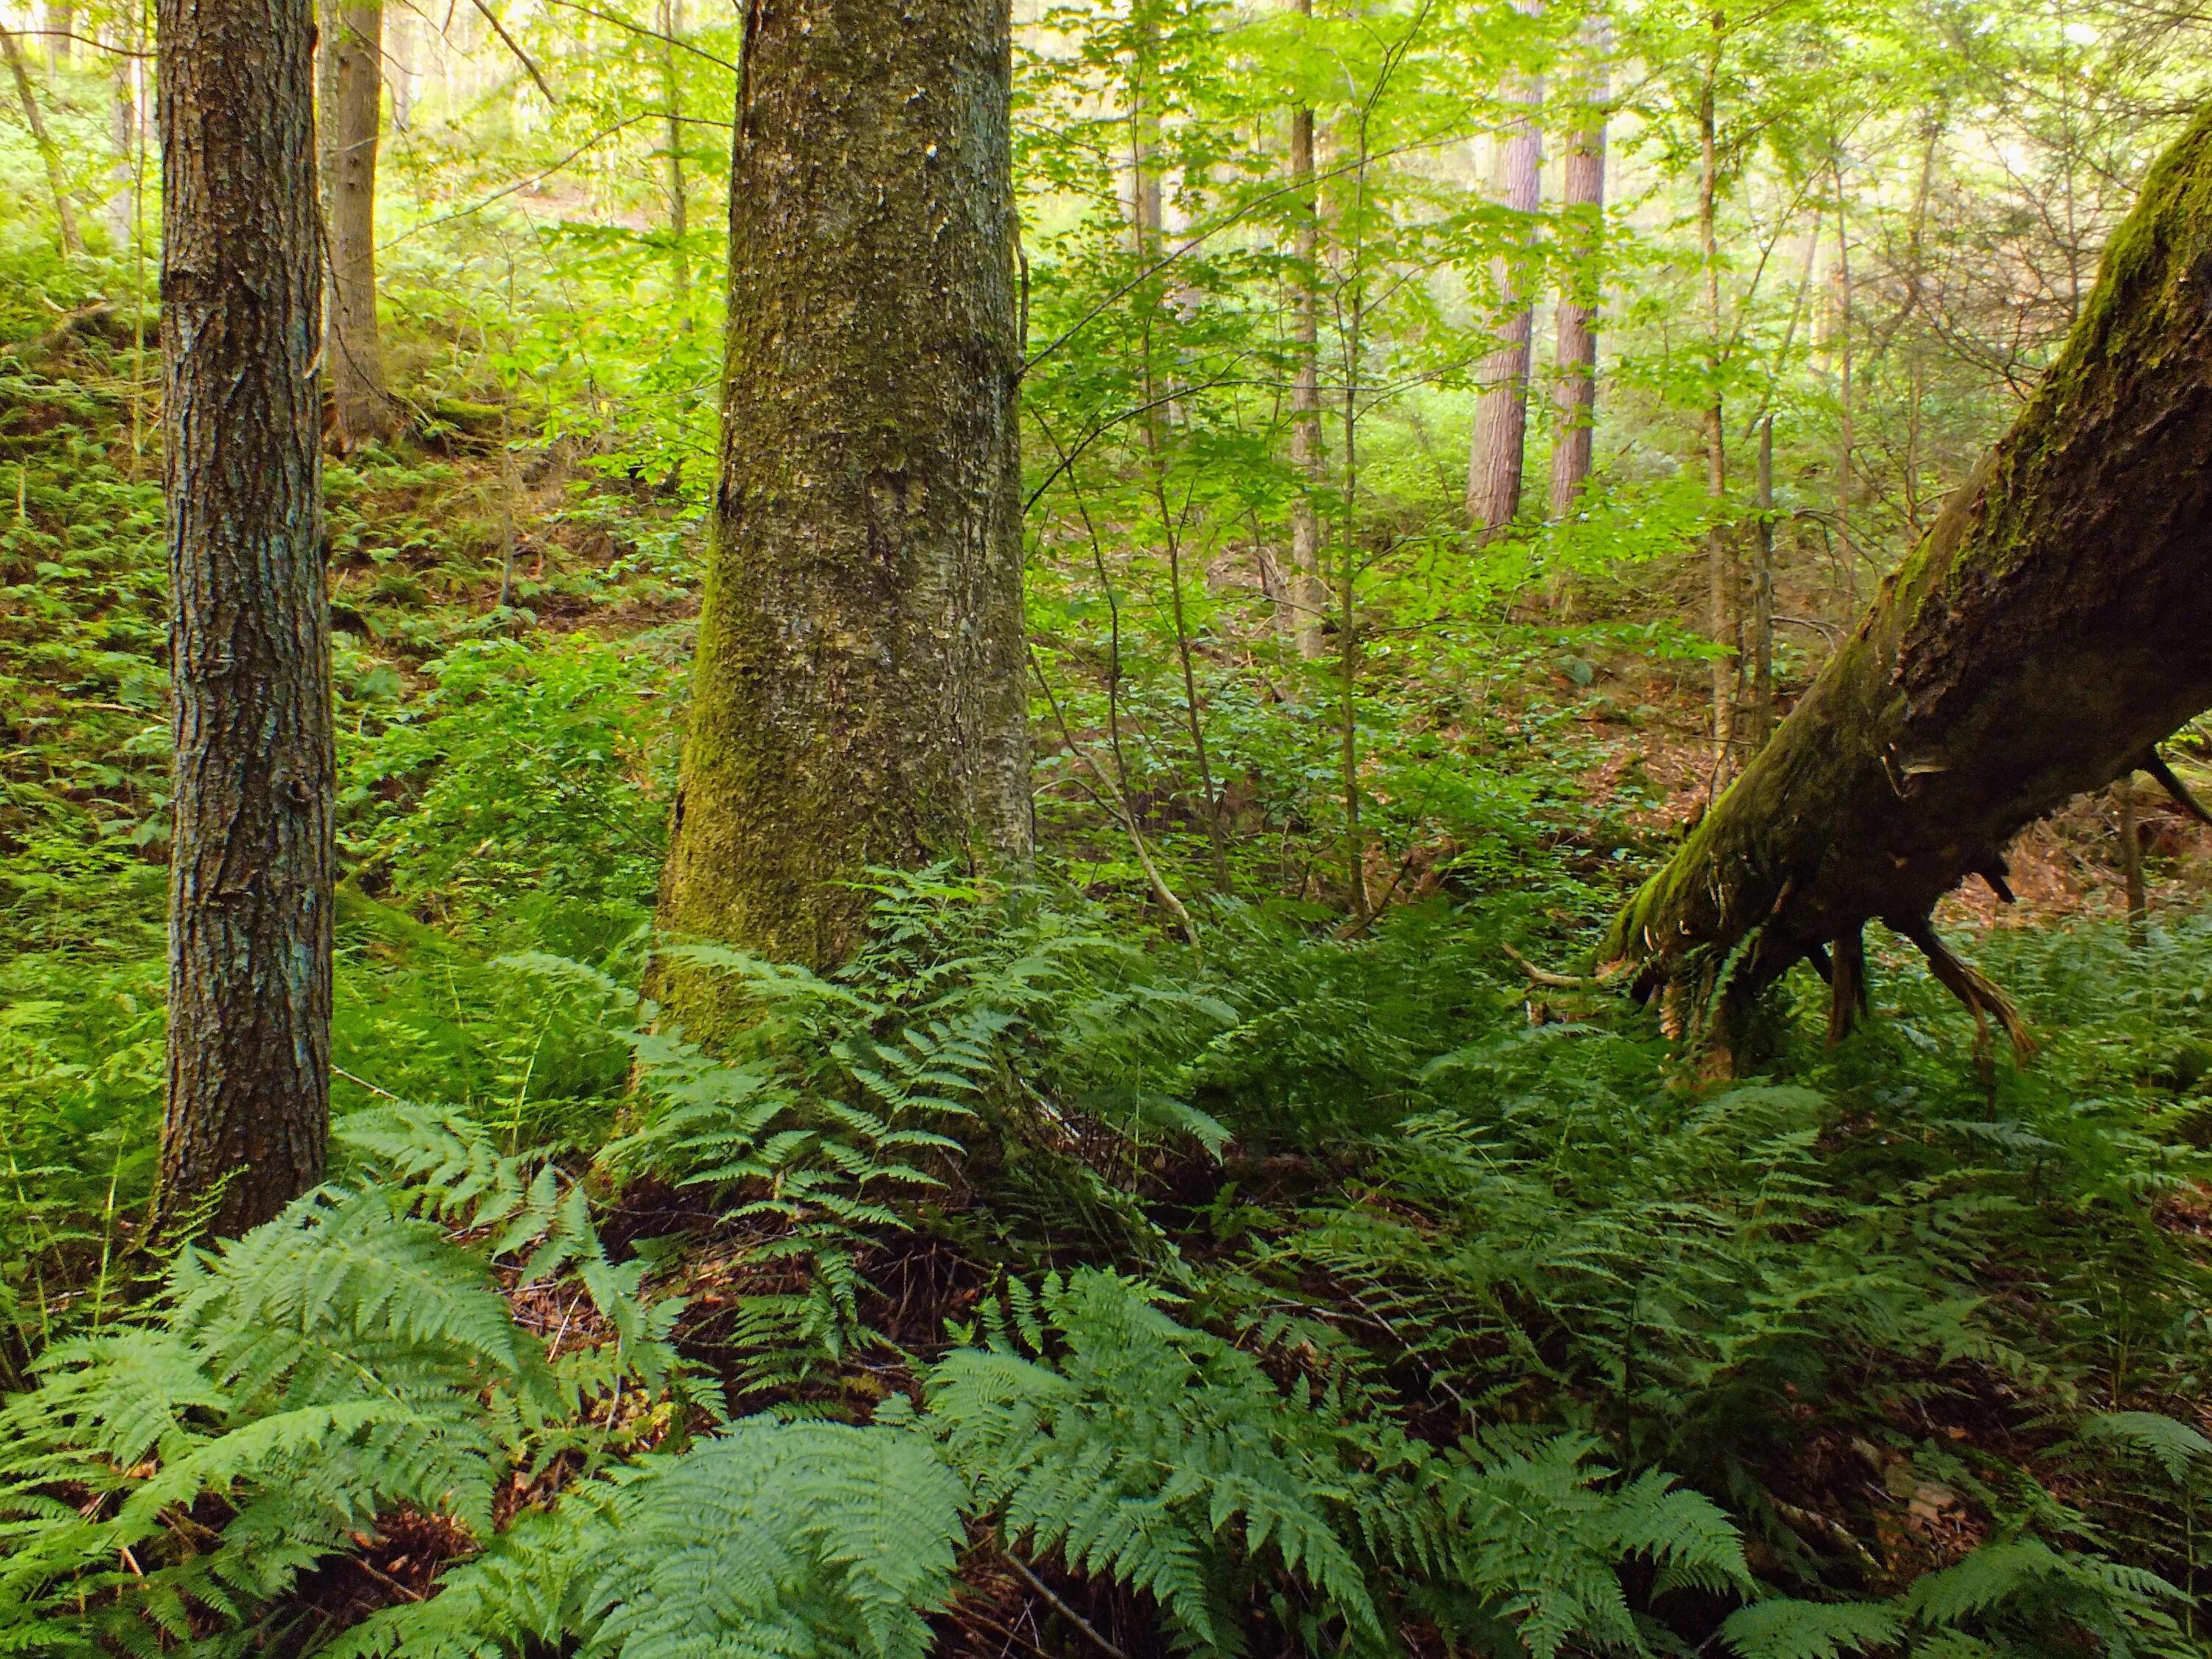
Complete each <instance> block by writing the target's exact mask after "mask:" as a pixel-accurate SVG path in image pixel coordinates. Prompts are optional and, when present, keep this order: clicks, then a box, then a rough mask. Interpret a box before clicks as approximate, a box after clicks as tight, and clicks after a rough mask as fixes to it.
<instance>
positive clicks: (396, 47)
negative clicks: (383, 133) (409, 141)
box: [384, 6, 422, 132]
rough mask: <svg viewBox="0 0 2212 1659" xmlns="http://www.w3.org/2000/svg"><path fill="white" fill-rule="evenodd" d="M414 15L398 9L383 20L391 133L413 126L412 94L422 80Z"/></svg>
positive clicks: (405, 130) (403, 130)
mask: <svg viewBox="0 0 2212 1659" xmlns="http://www.w3.org/2000/svg"><path fill="white" fill-rule="evenodd" d="M415 21H416V20H415V14H414V13H413V12H411V11H410V10H409V9H407V8H406V7H404V6H402V7H400V8H399V9H398V10H396V11H394V12H393V13H392V15H390V16H389V17H387V18H386V19H385V20H384V83H385V85H386V86H387V87H388V88H391V91H392V131H394V132H409V131H413V130H414V126H415V92H416V86H417V84H418V83H419V82H420V81H421V79H422V76H421V75H420V73H419V71H418V68H417V66H418V64H420V62H421V60H420V58H418V57H417V56H416V54H417V52H419V51H420V50H421V47H420V45H419V43H418V40H417V39H416V29H415Z"/></svg>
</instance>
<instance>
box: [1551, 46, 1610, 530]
mask: <svg viewBox="0 0 2212 1659" xmlns="http://www.w3.org/2000/svg"><path fill="white" fill-rule="evenodd" d="M1611 46H1612V33H1611V30H1610V29H1609V27H1607V22H1606V20H1605V16H1604V15H1603V14H1602V13H1598V12H1594V13H1592V14H1591V15H1590V17H1589V20H1588V21H1587V22H1586V23H1585V24H1584V25H1583V63H1582V64H1581V65H1580V68H1579V71H1578V80H1579V85H1578V87H1577V104H1578V106H1579V107H1580V111H1581V114H1582V125H1580V126H1579V127H1578V128H1577V130H1576V131H1574V132H1572V133H1571V134H1569V135H1568V137H1567V144H1566V154H1565V156H1564V157H1563V158H1562V160H1563V165H1562V167H1561V176H1560V180H1559V210H1560V211H1559V218H1560V227H1559V240H1560V242H1561V244H1562V247H1561V252H1563V253H1565V256H1566V258H1567V275H1566V280H1565V282H1564V283H1562V284H1561V285H1560V289H1559V311H1558V313H1557V315H1556V317H1555V319H1554V320H1553V337H1554V343H1553V370H1554V373H1553V382H1552V407H1553V428H1554V436H1553V441H1552V499H1551V511H1552V517H1553V519H1554V520H1558V519H1564V518H1565V517H1566V516H1567V515H1568V514H1569V513H1572V512H1573V511H1574V510H1575V501H1576V500H1577V497H1578V496H1580V495H1581V494H1582V490H1583V485H1584V484H1585V483H1588V482H1589V473H1590V450H1591V442H1592V440H1593V438H1594V437H1595V432H1596V420H1597V318H1598V307H1599V305H1600V304H1601V301H1602V298H1603V295H1604V282H1605V274H1604V270H1603V267H1602V265H1601V263H1600V259H1601V254H1602V252H1603V249H1604V246H1605V127H1606V116H1605V100H1606V99H1607V96H1608V95H1609V91H1610V87H1609V82H1610V80H1611V76H1610V74H1609V72H1608V69H1607V61H1606V59H1607V53H1608V52H1609V51H1610V50H1611Z"/></svg>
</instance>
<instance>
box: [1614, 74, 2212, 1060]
mask: <svg viewBox="0 0 2212 1659" xmlns="http://www.w3.org/2000/svg"><path fill="white" fill-rule="evenodd" d="M2208 273H2212V113H2208V114H2207V115H2204V116H2201V117H2200V118H2198V119H2197V122H2196V123H2195V125H2193V126H2192V127H2191V130H2190V131H2189V132H2188V134H2187V135H2186V136H2185V137H2184V138H2183V139H2182V140H2181V141H2180V142H2179V143H2178V144H2177V145H2176V146H2175V147H2174V148H2173V149H2172V151H2170V152H2169V153H2168V154H2167V155H2166V157H2165V158H2164V159H2163V160H2162V161H2160V163H2159V164H2158V166H2157V167H2155V168H2154V169H2153V170H2152V173H2151V175H2150V178H2149V179H2148V182H2147V183H2146V185H2144V189H2143V196H2142V201H2141V202H2140V203H2138V204H2137V205H2136V210H2135V211H2134V213H2133V214H2132V215H2131V216H2130V218H2129V219H2128V221H2127V222H2126V223H2124V225H2123V226H2122V227H2121V228H2120V229H2119V231H2118V234H2116V235H2115V236H2114V237H2113V239H2112V244H2111V246H2110V247H2109V248H2108V249H2107V250H2106V257H2105V265H2104V273H2103V276H2102V277H2101V279H2100V282H2099V284H2098V287H2097V289H2096V291H2095V293H2094V294H2093V295H2092V296H2091V298H2090V300H2089V301H2088V304H2087V309H2086V312H2085V313H2084V315H2083V317H2082V319H2081V322H2080V323H2079V324H2078V325H2076V327H2075V331H2074V332H2073V335H2072V336H2071V337H2070V338H2069V341H2068V343H2067V345H2066V348H2065V350H2064V351H2063V354H2062V355H2061V356H2060V357H2059V360H2058V362H2057V364H2056V365H2055V366H2054V367H2053V368H2051V371H2050V373H2049V374H2047V375H2046V376H2045V379H2044V381H2043V384H2042V386H2040V387H2039V389H2038V391H2037V392H2036V395H2035V397H2034V398H2033V400H2032V401H2031V402H2030V403H2029V404H2028V406H2027V410H2025V411H2024V412H2023V413H2022V415H2021V417H2020V419H2019V421H2018V422H2015V425H2014V427H2013V428H2012V430H2011V431H2010V432H2009V433H2008V434H2007V435H2006V436H2005V437H2004V438H2003V439H2002V441H2000V442H1999V443H1998V444H1997V446H1996V448H1995V449H1994V450H1993V451H1991V453H1990V454H1989V455H1988V456H1987V457H1986V458H1985V459H1984V460H1983V462H1982V463H1981V465H1979V466H1978V467H1977V468H1976V469H1975V471H1974V472H1973V474H1972V477H1970V478H1969V479H1968V480H1967V482H1966V484H1965V486H1964V487H1963V488H1961V489H1959V490H1958V491H1957V492H1956V493H1955V494H1954V495H1952V497H1951V498H1950V500H1949V501H1948V503H1947V505H1946V506H1945V507H1944V509H1943V512H1942V516H1941V517H1940V518H1939V519H1938V520H1936V525H1935V526H1934V528H1933V529H1932V530H1930V532H1929V534H1928V536H1927V537H1926V538H1924V539H1923V541H1922V542H1921V544H1920V545H1919V547H1918V548H1917V550H1915V551H1914V552H1913V554H1912V555H1911V557H1910V558H1909V559H1908V560H1907V561H1906V562H1905V565H1904V567H1903V568H1902V569H1900V570H1899V572H1898V574H1896V575H1895V576H1894V577H1892V578H1890V579H1889V580H1887V581H1885V583H1884V584H1883V587H1882V592H1881V597H1880V598H1879V599H1877V600H1876V601H1875V605H1874V606H1873V608H1872V609H1871V611H1869V613H1868V614H1867V616H1866V617H1865V618H1864V620H1863V621H1862V622H1861V623H1860V625H1859V627H1858V629H1857V631H1856V632H1855V633H1854V634H1853V635H1851V637H1850V640H1849V641H1846V642H1845V644H1844V646H1843V647H1842V648H1841V649H1840V650H1839V651H1838V653H1836V655H1835V657H1834V658H1833V659H1832V660H1831V661H1830V663H1829V665H1828V666H1827V668H1826V671H1823V672H1822V674H1821V675H1820V678H1819V679H1818V680H1817V681H1816V682H1815V683H1814V686H1813V688H1812V690H1810V691H1809V692H1808V693H1807V695H1806V696H1805V697H1804V699H1803V700H1802V702H1800V703H1799V704H1798V706H1797V708H1796V709H1795V710H1794V711H1793V712H1792V713H1791V714H1790V718H1789V719H1788V720H1785V721H1784V723H1783V725H1782V727H1781V729H1780V731H1778V732H1777V733H1776V734H1775V737H1774V739H1773V741H1772V742H1771V743H1770V744H1768V745H1767V747H1766V748H1765V750H1764V751H1763V752H1761V753H1760V755H1759V757H1758V758H1757V759H1756V760H1754V761H1753V763H1752V764H1751V766H1750V767H1749V768H1748V769H1747V770H1746V771H1745V773H1744V775H1743V776H1742V777H1741V778H1740V779H1738V780H1737V781H1736V784H1735V787H1734V788H1733V789H1731V790H1730V791H1729V793H1728V794H1727V795H1726V796H1725V797H1724V798H1723V799H1722V800H1721V801H1720V802H1719V804H1718V805H1717V806H1716V807H1715V809H1714V810H1713V811H1711V813H1710V814H1709V815H1708V816H1707V817H1705V821H1704V822H1703V823H1701V824H1700V825H1699V827H1698V829H1696V831H1695V832H1694V833H1693V834H1692V836H1691V837H1690V839H1689V841H1688V842H1686V844H1685V846H1684V847H1683V848H1682V849H1681V851H1680V853H1679V854H1677V855H1676V856H1675V858H1674V860H1673V861H1672V862H1671V863H1669V864H1668V866H1667V867H1666V868H1665V869H1664V870H1662V871H1661V872H1659V873H1658V874H1657V875H1656V876H1655V877H1654V878H1652V879H1651V880H1650V882H1649V883H1647V884H1645V886H1644V890H1642V891H1641V892H1640V893H1639V894H1638V896H1637V897H1636V899H1635V900H1634V901H1633V902H1632V903H1631V904H1629V905H1628V906H1627V907H1626V908H1625V909H1624V910H1623V911H1622V912H1621V914H1620V916H1619V917H1618V918H1616V920H1615V921H1614V923H1613V927H1612V930H1611V932H1610V933H1609V934H1608V936H1607V939H1606V941H1605V943H1604V945H1603V946H1602V951H1601V954H1602V955H1603V957H1606V958H1607V959H1608V960H1609V961H1612V962H1614V963H1622V964H1627V965H1632V966H1633V967H1634V969H1636V972H1637V980H1638V985H1639V987H1640V988H1642V989H1643V990H1644V991H1645V992H1646V993H1649V992H1650V991H1652V990H1655V989H1663V990H1665V991H1668V993H1670V994H1674V996H1675V997H1676V999H1677V1001H1676V1008H1677V1012H1678V1013H1679V1012H1680V1000H1679V999H1680V995H1681V994H1684V993H1687V994H1693V995H1695V996H1696V997H1697V998H1698V1000H1699V1004H1700V1005H1701V1006H1707V1005H1708V1001H1709V996H1710V994H1711V991H1712V990H1713V989H1714V988H1715V987H1716V986H1717V984H1718V983H1719V981H1718V978H1717V975H1719V973H1720V971H1721V969H1723V965H1724V964H1725V963H1727V961H1728V958H1729V956H1730V953H1731V952H1734V951H1737V949H1738V947H1739V946H1742V947H1744V948H1743V949H1742V951H1741V954H1740V955H1739V956H1737V957H1736V958H1735V961H1734V963H1733V965H1732V967H1731V969H1730V976H1729V983H1728V985H1727V987H1726V988H1727V990H1728V992H1729V998H1730V999H1731V1000H1737V999H1741V998H1742V997H1744V996H1747V995H1751V994H1756V993H1757V991H1758V990H1759V988H1760V987H1762V986H1764V985H1765V984H1767V983H1769V982H1771V981H1773V980H1774V979H1775V978H1777V977H1778V976H1779V975H1781V974H1782V973H1783V972H1784V971H1785V970H1786V969H1789V968H1790V966H1791V964H1793V963H1796V962H1798V961H1801V960H1803V959H1805V958H1807V957H1812V958H1813V959H1814V962H1815V963H1816V965H1818V964H1820V963H1822V962H1823V961H1824V960H1825V950H1824V947H1825V946H1826V945H1828V944H1830V943H1831V942H1832V943H1833V944H1835V945H1836V946H1837V948H1838V963H1839V964H1840V963H1841V960H1842V958H1843V957H1844V955H1855V954H1856V952H1857V942H1858V939H1859V935H1860V929H1861V927H1862V926H1863V924H1864V923H1865V922H1866V921H1868V920H1869V918H1880V919H1881V920H1883V921H1885V922H1887V924H1888V925H1889V926H1890V927H1893V928H1895V929H1897V930H1898V931H1899V932H1901V933H1904V934H1905V936H1906V937H1908V938H1911V939H1913V940H1914V941H1915V943H1917V944H1919V945H1921V947H1922V948H1923V951H1928V952H1929V955H1930V959H1931V964H1932V965H1933V966H1934V967H1935V969H1936V972H1937V974H1938V975H1939V977H1942V979H1943V980H1944V982H1945V983H1946V984H1948V985H1950V986H1951V987H1953V988H1954V991H1956V992H1957V993H1958V994H1959V995H1960V997H1961V999H1962V1000H1966V1002H1967V1003H1968V1004H1969V1006H1972V1007H1973V1009H1974V1011H1975V1012H1976V1013H1977V1015H1978V1016H1983V1015H1986V1014H1996V1016H1997V1017H1998V1018H2000V1019H2004V1020H2006V1021H2007V1022H2008V1024H2010V1023H2011V1022H2010V1010H2009V1009H2008V1007H2007V1006H2006V1005H2005V1004H2004V1001H2003V999H2002V997H2001V996H1999V995H1998V994H1996V990H1995V987H1990V985H1989V984H1988V983H1987V981H1983V980H1981V979H1980V977H1979V975H1975V974H1974V973H1973V971H1972V969H1968V968H1966V966H1965V964H1963V963H1959V962H1958V961H1957V960H1956V959H1955V958H1954V957H1950V956H1949V954H1948V952H1947V951H1943V949H1942V945H1940V943H1938V942H1937V941H1936V939H1935V936H1934V934H1933V933H1932V932H1930V931H1929V926H1928V917H1929V913H1930V911H1931V909H1932V908H1933V906H1934V905H1935V903H1936V901H1937V900H1938V899H1939V898H1941V897H1942V896H1943V895H1944V894H1945V893H1947V892H1948V891H1949V890H1951V889H1952V888H1953V887H1954V886H1956V885H1957V884H1959V882H1960V880H1961V879H1963V878H1965V877H1966V875H1967V874H1968V873H1970V872H1982V873H1983V874H1984V875H1985V876H1986V877H1987V878H1989V880H1990V884H1991V885H1992V886H1994V887H1996V888H1997V889H1998V890H1999V891H2000V893H2002V891H2003V890H2004V887H2003V884H2004V879H2005V866H2004V863H2003V860H2002V849H2003V848H2004V847H2005V845H2006V843H2007V842H2009V841H2010V839H2011V838H2012V837H2013V836H2015V834H2016V833H2018V832H2019V830H2020V829H2021V828H2023V827H2024V826H2025V825H2027V823H2031V822H2032V821H2033V820H2034V819H2036V818H2038V817H2041V816H2042V815H2044V814H2045V813H2046V812H2049V811H2051V810H2052V809H2053V808H2055V807H2057V806H2058V805H2061V804H2062V803H2063V802H2064V801H2066V800H2067V799H2069V798H2071V797H2072V796H2074V795H2076V794H2079V793H2082V792H2083V791H2086V790H2092V789H2097V788H2100V787H2103V786H2105V785H2106V784H2107V783H2110V782H2111V781H2112V780H2113V779H2114V778H2115V777H2118V776H2120V775H2123V774H2124V773H2125V772H2126V771H2127V770H2129V769H2130V768H2138V767H2140V768H2143V769H2152V770H2154V773H2156V772H2160V771H2163V766H2162V763H2160V762H2158V760H2157V758H2156V755H2155V751H2154V744H2156V743H2157V742H2158V741H2159V740H2160V738H2164V737H2166V735H2167V734H2169V733H2170V732H2172V731H2173V730H2174V729H2175V728H2176V727H2177V726H2180V725H2181V724H2182V723H2183V722H2184V721H2185V720H2189V719H2190V718H2191V716H2193V715H2195V714H2197V713H2199V712H2200V711H2202V710H2203V709H2204V708H2207V707H2208V706H2212V306H2208V304H2207V293H2208V281H2212V277H2208ZM2170 779H2171V774H2170V773H2166V774H2165V775H2164V777H2162V778H2161V781H2169V787H2175V788H2178V786H2175V785H2172V784H2171V782H2170ZM1747 941H1749V943H1748V944H1747ZM1850 1000H1855V999H1845V998H1844V997H1842V996H1841V995H1840V994H1839V995H1838V999H1837V1001H1838V1008H1839V1011H1841V1010H1843V1009H1844V1005H1845V1003H1846V1002H1847V1001H1850ZM1847 1021H1848V1012H1843V1013H1842V1018H1841V1019H1840V1020H1839V1024H1840V1023H1847Z"/></svg>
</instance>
